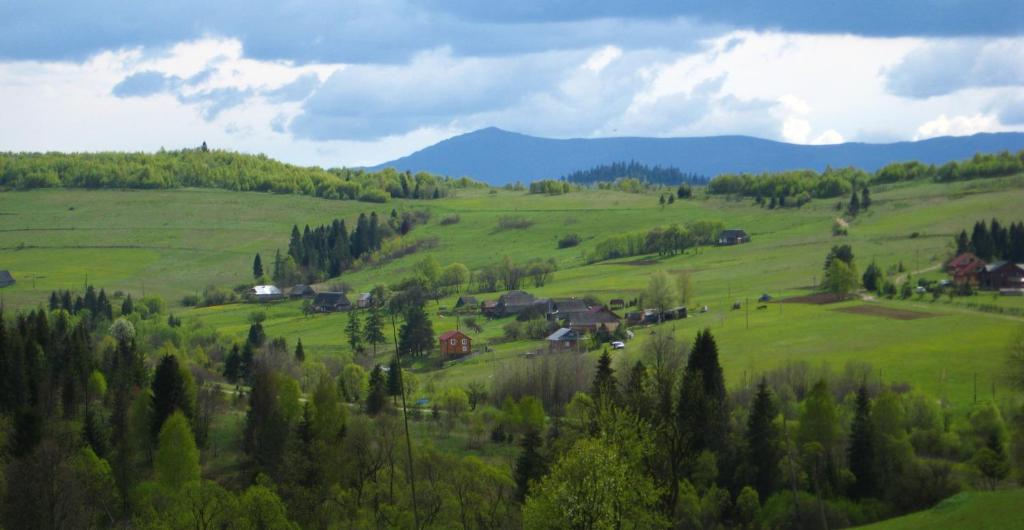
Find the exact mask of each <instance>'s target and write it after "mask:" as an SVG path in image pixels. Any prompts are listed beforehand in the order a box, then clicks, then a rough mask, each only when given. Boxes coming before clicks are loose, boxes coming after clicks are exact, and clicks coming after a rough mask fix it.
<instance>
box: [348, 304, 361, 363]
mask: <svg viewBox="0 0 1024 530" xmlns="http://www.w3.org/2000/svg"><path fill="white" fill-rule="evenodd" d="M361 328H362V326H361V325H360V324H359V313H358V312H356V311H349V313H348V323H347V324H346V325H345V337H346V338H347V339H348V345H349V346H351V347H352V351H353V352H356V353H359V352H361V351H363V332H362V329H361Z"/></svg>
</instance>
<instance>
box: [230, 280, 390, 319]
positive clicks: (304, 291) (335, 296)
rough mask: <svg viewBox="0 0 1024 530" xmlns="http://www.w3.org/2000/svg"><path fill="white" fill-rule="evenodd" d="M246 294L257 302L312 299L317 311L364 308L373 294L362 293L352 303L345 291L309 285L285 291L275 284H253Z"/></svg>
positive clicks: (333, 311) (369, 302) (371, 300)
mask: <svg viewBox="0 0 1024 530" xmlns="http://www.w3.org/2000/svg"><path fill="white" fill-rule="evenodd" d="M248 295H249V297H250V298H252V299H253V300H255V301H257V302H273V301H275V300H283V299H285V298H291V299H298V298H308V299H311V300H312V302H313V303H312V307H313V310H314V311H316V312H318V313H337V312H339V311H349V310H351V309H353V308H360V309H362V308H366V307H369V306H370V304H371V303H372V302H373V295H371V294H370V293H362V294H360V295H359V297H358V298H357V299H356V303H355V304H353V303H352V302H351V301H350V300H349V299H348V296H346V295H345V293H343V292H341V291H320V292H317V291H316V290H314V289H313V288H312V287H310V286H309V285H301V284H300V285H293V286H292V287H291V288H289V289H287V292H286V291H283V290H281V289H280V288H279V287H277V286H276V285H254V286H253V287H251V288H250V289H249V292H248Z"/></svg>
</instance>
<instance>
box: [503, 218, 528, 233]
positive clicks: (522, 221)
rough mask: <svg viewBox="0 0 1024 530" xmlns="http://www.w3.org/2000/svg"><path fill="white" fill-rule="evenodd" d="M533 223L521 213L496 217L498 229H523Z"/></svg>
mask: <svg viewBox="0 0 1024 530" xmlns="http://www.w3.org/2000/svg"><path fill="white" fill-rule="evenodd" d="M531 225H533V221H531V220H529V219H527V218H525V217H523V216H521V215H503V216H501V217H499V218H498V229H499V230H523V229H526V228H529V227H530V226H531Z"/></svg>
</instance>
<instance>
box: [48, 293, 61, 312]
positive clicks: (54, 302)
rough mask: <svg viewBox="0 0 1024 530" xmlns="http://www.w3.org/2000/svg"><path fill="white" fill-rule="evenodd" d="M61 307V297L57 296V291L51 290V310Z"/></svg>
mask: <svg viewBox="0 0 1024 530" xmlns="http://www.w3.org/2000/svg"><path fill="white" fill-rule="evenodd" d="M59 307H60V297H59V296H57V291H50V303H49V308H50V311H53V310H55V309H57V308H59Z"/></svg>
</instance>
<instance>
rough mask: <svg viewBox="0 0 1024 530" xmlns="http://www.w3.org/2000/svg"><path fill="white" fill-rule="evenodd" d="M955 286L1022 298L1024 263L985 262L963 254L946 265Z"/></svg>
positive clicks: (1023, 293) (968, 253)
mask: <svg viewBox="0 0 1024 530" xmlns="http://www.w3.org/2000/svg"><path fill="white" fill-rule="evenodd" d="M946 270H947V271H948V272H949V275H950V276H951V277H952V279H953V283H954V284H955V285H969V286H971V287H972V288H977V289H984V290H989V291H999V292H1000V293H1001V294H1005V295H1017V296H1024V263H1014V262H1012V261H1006V260H997V261H992V262H989V263H986V262H985V260H983V259H981V258H979V257H978V256H975V255H974V254H972V253H970V252H964V253H963V254H960V255H959V256H957V257H955V258H953V259H951V260H950V261H949V263H947V264H946Z"/></svg>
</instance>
